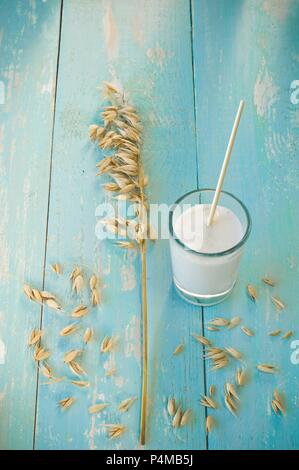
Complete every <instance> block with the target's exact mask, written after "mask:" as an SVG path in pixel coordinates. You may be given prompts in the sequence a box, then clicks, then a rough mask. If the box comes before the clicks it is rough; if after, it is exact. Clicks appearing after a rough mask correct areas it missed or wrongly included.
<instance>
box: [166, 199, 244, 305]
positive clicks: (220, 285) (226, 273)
mask: <svg viewBox="0 0 299 470" xmlns="http://www.w3.org/2000/svg"><path fill="white" fill-rule="evenodd" d="M210 208H211V205H210V204H195V205H193V206H192V207H189V208H187V209H186V210H184V211H183V212H181V213H180V215H178V216H177V217H175V218H174V219H173V227H172V229H173V237H174V238H172V237H171V238H170V249H171V259H172V268H173V276H174V282H175V284H176V286H177V288H178V289H179V290H180V291H181V292H183V293H185V294H187V295H188V296H195V297H203V298H204V297H207V298H208V297H211V298H213V296H216V299H217V296H219V298H220V297H221V296H223V295H225V294H226V293H227V292H229V291H230V290H231V289H232V287H233V286H234V283H235V281H236V278H237V273H238V267H239V263H240V257H241V254H242V246H240V248H237V249H234V250H232V251H231V252H229V253H228V254H223V252H225V251H227V250H230V249H232V248H234V247H236V245H238V243H239V242H240V241H241V240H242V238H243V236H244V233H245V228H244V226H243V225H242V223H241V222H240V220H239V218H238V217H237V216H236V215H235V213H234V212H233V211H232V210H230V209H228V208H226V207H223V206H221V205H220V206H218V207H217V209H216V213H215V216H214V219H213V223H212V224H211V225H210V226H209V227H208V226H207V219H208V215H209V212H210ZM175 238H177V239H178V240H180V242H181V243H178V241H177V240H175ZM212 303H213V302H212Z"/></svg>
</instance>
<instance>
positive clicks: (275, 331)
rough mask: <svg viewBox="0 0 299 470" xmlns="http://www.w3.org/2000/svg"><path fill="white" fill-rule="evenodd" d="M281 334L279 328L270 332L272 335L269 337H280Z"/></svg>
mask: <svg viewBox="0 0 299 470" xmlns="http://www.w3.org/2000/svg"><path fill="white" fill-rule="evenodd" d="M280 333H281V329H280V328H277V330H274V331H270V333H268V335H269V336H278V335H280Z"/></svg>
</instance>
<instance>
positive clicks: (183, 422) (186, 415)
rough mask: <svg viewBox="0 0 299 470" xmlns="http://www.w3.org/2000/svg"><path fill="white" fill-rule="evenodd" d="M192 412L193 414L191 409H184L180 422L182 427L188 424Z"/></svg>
mask: <svg viewBox="0 0 299 470" xmlns="http://www.w3.org/2000/svg"><path fill="white" fill-rule="evenodd" d="M191 414H192V411H191V410H190V409H188V410H186V411H184V413H183V415H182V418H181V422H180V426H181V427H183V426H186V425H187V424H188V423H189V421H190V418H191Z"/></svg>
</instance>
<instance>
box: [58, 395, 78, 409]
mask: <svg viewBox="0 0 299 470" xmlns="http://www.w3.org/2000/svg"><path fill="white" fill-rule="evenodd" d="M74 402H75V398H73V397H67V398H63V399H62V400H59V402H58V405H59V406H60V408H61V409H62V410H66V409H67V408H69V407H70V406H72V405H73V403H74Z"/></svg>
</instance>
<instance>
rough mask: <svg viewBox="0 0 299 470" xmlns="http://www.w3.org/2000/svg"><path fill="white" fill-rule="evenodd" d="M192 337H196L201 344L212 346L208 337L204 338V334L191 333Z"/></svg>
mask: <svg viewBox="0 0 299 470" xmlns="http://www.w3.org/2000/svg"><path fill="white" fill-rule="evenodd" d="M192 336H193V338H194V339H196V341H198V342H199V343H201V344H202V345H203V346H212V343H211V341H210V340H209V339H207V338H205V336H201V335H196V334H192Z"/></svg>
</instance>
